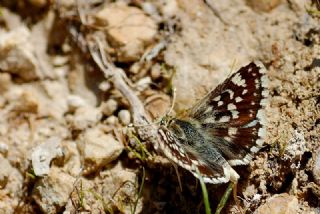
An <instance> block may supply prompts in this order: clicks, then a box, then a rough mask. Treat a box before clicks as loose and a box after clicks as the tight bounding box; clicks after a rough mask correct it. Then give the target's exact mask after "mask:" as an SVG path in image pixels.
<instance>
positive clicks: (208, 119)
mask: <svg viewBox="0 0 320 214" xmlns="http://www.w3.org/2000/svg"><path fill="white" fill-rule="evenodd" d="M203 122H204V123H214V122H216V120H215V118H214V117H208V118H206V119H205V120H204V121H203Z"/></svg>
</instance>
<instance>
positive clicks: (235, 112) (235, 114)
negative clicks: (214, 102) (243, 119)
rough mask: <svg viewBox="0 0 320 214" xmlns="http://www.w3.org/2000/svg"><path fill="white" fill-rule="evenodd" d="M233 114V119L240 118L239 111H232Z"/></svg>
mask: <svg viewBox="0 0 320 214" xmlns="http://www.w3.org/2000/svg"><path fill="white" fill-rule="evenodd" d="M231 114H232V118H233V119H237V118H239V112H238V111H237V110H233V111H231Z"/></svg>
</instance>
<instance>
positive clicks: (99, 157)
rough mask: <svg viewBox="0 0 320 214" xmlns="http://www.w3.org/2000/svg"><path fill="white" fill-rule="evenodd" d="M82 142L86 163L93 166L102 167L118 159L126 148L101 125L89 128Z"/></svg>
mask: <svg viewBox="0 0 320 214" xmlns="http://www.w3.org/2000/svg"><path fill="white" fill-rule="evenodd" d="M82 144H83V155H84V160H85V165H86V164H87V165H86V166H89V167H93V168H101V167H103V166H104V165H106V164H108V163H110V162H111V161H113V160H115V159H117V158H118V157H119V155H120V154H121V152H122V151H123V149H124V146H123V145H122V144H121V143H120V142H119V141H117V140H115V139H114V137H113V136H112V135H111V134H106V133H104V132H103V131H102V130H101V129H100V128H99V127H94V128H92V129H88V130H87V131H86V132H85V134H84V136H83V138H82Z"/></svg>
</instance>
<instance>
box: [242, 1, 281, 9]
mask: <svg viewBox="0 0 320 214" xmlns="http://www.w3.org/2000/svg"><path fill="white" fill-rule="evenodd" d="M247 3H248V5H249V6H250V7H252V8H253V9H254V10H257V11H264V12H269V11H271V10H272V9H274V8H275V7H277V6H278V5H280V4H281V3H283V1H282V0H269V1H255V0H247Z"/></svg>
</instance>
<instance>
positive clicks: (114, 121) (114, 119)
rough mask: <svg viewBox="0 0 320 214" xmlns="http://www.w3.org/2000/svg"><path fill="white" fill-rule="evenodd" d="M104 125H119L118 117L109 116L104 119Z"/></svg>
mask: <svg viewBox="0 0 320 214" xmlns="http://www.w3.org/2000/svg"><path fill="white" fill-rule="evenodd" d="M106 123H107V124H109V125H116V124H117V123H119V119H118V117H116V116H114V115H111V116H110V117H108V118H107V119H106Z"/></svg>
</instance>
